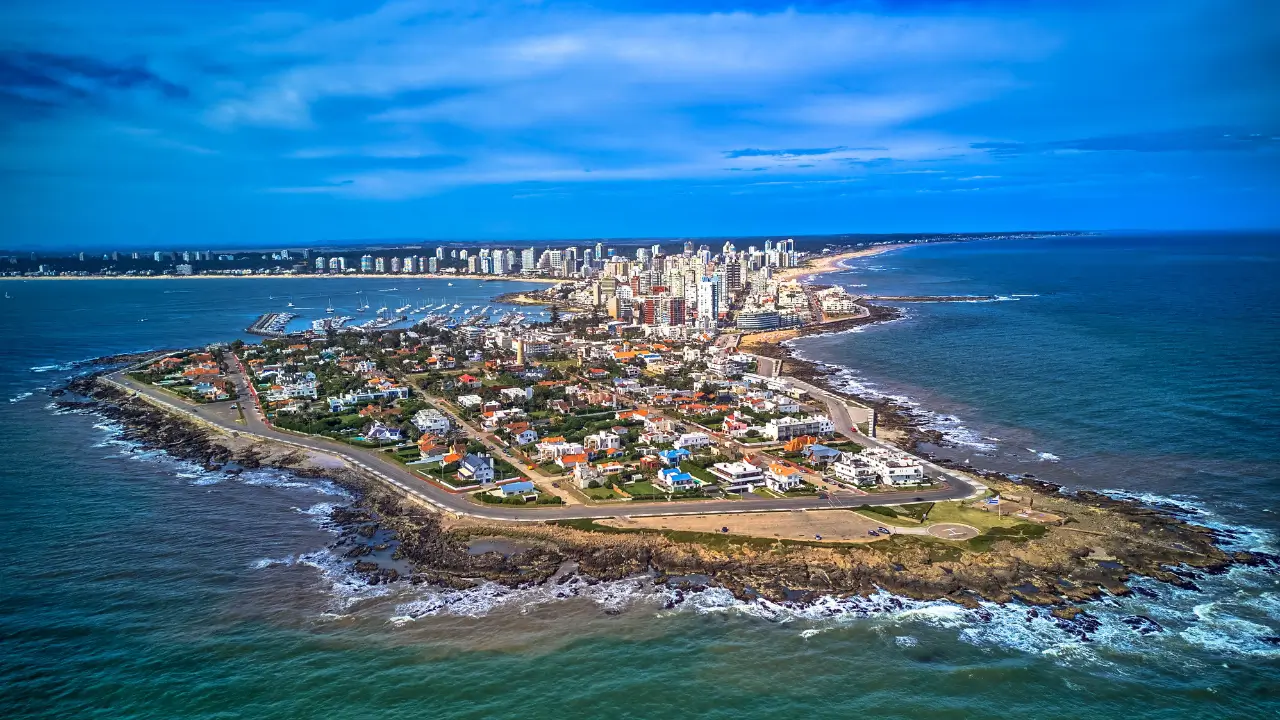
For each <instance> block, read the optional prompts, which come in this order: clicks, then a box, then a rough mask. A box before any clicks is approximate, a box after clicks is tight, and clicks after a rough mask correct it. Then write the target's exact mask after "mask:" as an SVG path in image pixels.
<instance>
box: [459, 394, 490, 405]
mask: <svg viewBox="0 0 1280 720" xmlns="http://www.w3.org/2000/svg"><path fill="white" fill-rule="evenodd" d="M458 404H459V405H461V406H462V407H464V408H478V407H480V406H481V405H483V404H484V398H482V397H480V396H479V395H459V396H458Z"/></svg>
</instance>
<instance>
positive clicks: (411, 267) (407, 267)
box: [400, 255, 417, 273]
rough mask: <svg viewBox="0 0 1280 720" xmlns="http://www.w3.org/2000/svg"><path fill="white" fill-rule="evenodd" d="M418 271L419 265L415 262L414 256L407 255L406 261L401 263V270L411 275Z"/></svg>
mask: <svg viewBox="0 0 1280 720" xmlns="http://www.w3.org/2000/svg"><path fill="white" fill-rule="evenodd" d="M416 269H417V265H416V264H415V263H414V261H413V256H412V255H405V256H404V261H403V262H401V263H400V270H401V271H403V272H406V273H411V272H414V271H415V270H416Z"/></svg>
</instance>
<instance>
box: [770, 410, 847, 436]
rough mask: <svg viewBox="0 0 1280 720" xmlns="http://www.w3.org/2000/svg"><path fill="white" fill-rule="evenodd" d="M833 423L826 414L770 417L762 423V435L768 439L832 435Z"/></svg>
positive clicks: (834, 427) (834, 428)
mask: <svg viewBox="0 0 1280 720" xmlns="http://www.w3.org/2000/svg"><path fill="white" fill-rule="evenodd" d="M835 431H836V425H835V423H833V422H831V418H829V417H827V416H826V415H810V416H808V417H803V418H793V417H781V418H771V419H770V420H769V422H767V423H765V424H764V428H763V433H764V436H765V437H767V438H769V439H770V440H774V441H778V440H790V439H791V438H795V437H800V436H801V435H818V436H823V435H834V434H835Z"/></svg>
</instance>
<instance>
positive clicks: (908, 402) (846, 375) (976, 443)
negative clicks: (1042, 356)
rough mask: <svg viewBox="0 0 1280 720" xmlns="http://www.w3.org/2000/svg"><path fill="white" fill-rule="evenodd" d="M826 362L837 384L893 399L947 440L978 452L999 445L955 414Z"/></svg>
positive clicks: (852, 391)
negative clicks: (925, 404) (924, 405)
mask: <svg viewBox="0 0 1280 720" xmlns="http://www.w3.org/2000/svg"><path fill="white" fill-rule="evenodd" d="M797 356H798V354H797ZM825 366H826V367H828V368H833V369H835V372H834V373H833V374H832V375H831V381H832V384H833V385H834V386H835V387H836V388H838V389H840V390H842V391H844V392H847V393H850V394H852V395H857V396H861V397H865V398H870V399H872V400H888V401H891V402H893V403H894V404H896V405H899V406H901V407H902V408H904V409H905V410H906V412H908V413H910V414H911V415H912V416H913V417H915V418H916V419H917V420H919V421H920V423H921V427H923V428H924V429H926V430H936V431H938V432H940V433H942V436H943V437H944V438H946V440H947V442H950V443H953V444H955V445H961V446H965V447H969V448H973V449H974V450H976V451H978V452H991V451H993V450H995V449H996V444H995V440H994V439H993V438H988V437H984V436H983V435H982V434H981V433H979V432H976V431H975V430H973V429H971V428H969V427H968V426H966V425H965V424H964V421H963V420H961V419H960V418H959V417H957V416H955V415H952V414H948V413H939V412H935V411H933V410H928V409H926V408H924V407H923V406H922V405H921V404H920V402H919V401H918V400H916V399H914V398H912V397H909V396H907V395H902V394H899V393H891V392H888V391H886V390H883V389H881V388H880V387H879V386H878V385H877V384H876V383H874V382H872V381H870V380H868V379H866V377H864V376H862V375H861V374H860V373H858V372H857V371H856V370H853V369H852V368H848V367H844V366H840V365H825Z"/></svg>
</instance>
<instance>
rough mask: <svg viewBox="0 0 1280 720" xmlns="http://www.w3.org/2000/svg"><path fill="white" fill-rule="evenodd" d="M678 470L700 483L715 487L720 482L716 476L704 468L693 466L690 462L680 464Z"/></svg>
mask: <svg viewBox="0 0 1280 720" xmlns="http://www.w3.org/2000/svg"><path fill="white" fill-rule="evenodd" d="M680 470H681V471H683V472H687V473H689V474H690V475H692V476H694V477H696V478H698V479H699V480H701V481H702V482H705V483H708V484H711V485H715V484H717V483H719V482H720V481H719V480H717V479H716V476H715V475H712V474H711V473H710V472H708V471H707V469H706V468H701V467H698V466H697V465H694V464H693V463H691V462H682V463H680Z"/></svg>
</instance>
